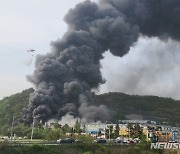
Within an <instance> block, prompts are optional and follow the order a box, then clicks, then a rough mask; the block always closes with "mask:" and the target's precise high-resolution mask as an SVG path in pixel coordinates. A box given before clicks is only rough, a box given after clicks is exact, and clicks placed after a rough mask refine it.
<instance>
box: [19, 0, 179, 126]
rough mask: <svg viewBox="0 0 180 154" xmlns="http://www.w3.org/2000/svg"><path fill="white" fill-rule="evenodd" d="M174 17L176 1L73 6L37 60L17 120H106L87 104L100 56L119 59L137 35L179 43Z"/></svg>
mask: <svg viewBox="0 0 180 154" xmlns="http://www.w3.org/2000/svg"><path fill="white" fill-rule="evenodd" d="M179 15H180V1H179V0H100V2H99V4H96V3H94V2H91V1H85V2H83V3H80V4H78V5H77V6H76V7H75V8H74V9H71V10H69V12H68V13H67V15H66V16H65V18H64V20H65V21H66V23H67V24H68V31H67V32H66V33H65V34H64V36H63V37H62V38H61V39H58V40H57V41H55V42H52V44H51V45H52V51H51V52H50V53H48V54H47V55H41V56H38V57H37V60H36V64H35V66H36V69H35V71H34V74H33V75H32V76H29V77H28V79H29V81H31V82H32V83H33V84H34V85H35V87H36V89H35V92H34V93H33V94H31V96H30V100H29V107H28V109H25V110H24V112H23V113H24V115H23V116H22V119H20V121H23V122H24V123H31V122H32V117H34V116H35V117H38V118H39V119H42V120H44V121H45V120H47V119H48V118H50V117H52V116H58V117H59V118H60V117H62V116H64V115H66V114H70V115H74V116H75V117H76V116H79V117H84V118H85V119H86V120H87V121H92V120H105V119H107V118H108V109H107V108H106V107H105V106H104V105H101V106H99V107H96V106H92V105H91V104H92V102H93V99H92V93H91V89H92V88H97V87H98V86H99V85H100V84H102V83H104V81H103V79H102V76H101V72H100V63H99V61H100V60H101V59H102V58H103V56H102V54H103V52H105V51H107V50H109V51H110V52H111V53H112V54H114V55H117V56H123V55H125V54H126V53H127V52H128V51H129V49H130V47H131V46H133V45H134V43H135V42H136V41H137V39H138V38H139V36H140V35H146V36H148V37H158V38H160V39H162V40H164V39H167V38H169V37H170V38H172V39H175V40H179V39H180V30H179V27H180V18H179ZM112 67H113V66H112Z"/></svg>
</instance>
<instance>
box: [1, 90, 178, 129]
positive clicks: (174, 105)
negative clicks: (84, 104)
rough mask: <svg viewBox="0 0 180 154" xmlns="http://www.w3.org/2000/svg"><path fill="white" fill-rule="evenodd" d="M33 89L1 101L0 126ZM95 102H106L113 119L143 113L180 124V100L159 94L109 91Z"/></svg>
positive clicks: (25, 101) (145, 115)
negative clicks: (128, 93)
mask: <svg viewBox="0 0 180 154" xmlns="http://www.w3.org/2000/svg"><path fill="white" fill-rule="evenodd" d="M32 92H33V89H32V88H31V89H27V90H24V91H23V92H22V93H17V94H15V95H12V96H9V97H6V98H4V99H3V100H1V101H0V126H2V125H9V124H11V122H12V117H13V115H14V117H15V119H16V118H17V117H18V116H19V115H20V112H21V110H22V109H23V108H25V107H27V105H28V99H29V94H30V93H32ZM94 103H95V104H105V105H107V106H108V108H110V109H111V111H112V112H111V113H113V120H119V119H126V118H127V116H126V115H129V114H138V115H143V117H148V118H152V119H153V118H154V119H157V120H159V121H160V122H162V121H165V122H169V124H171V125H174V126H180V101H175V100H173V99H171V98H162V97H157V96H138V95H127V94H123V93H107V94H102V95H95V96H94Z"/></svg>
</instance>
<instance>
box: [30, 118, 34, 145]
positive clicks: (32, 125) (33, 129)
mask: <svg viewBox="0 0 180 154" xmlns="http://www.w3.org/2000/svg"><path fill="white" fill-rule="evenodd" d="M33 131H34V117H33V123H32V132H31V142H32V139H33Z"/></svg>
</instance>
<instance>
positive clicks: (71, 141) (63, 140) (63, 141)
mask: <svg viewBox="0 0 180 154" xmlns="http://www.w3.org/2000/svg"><path fill="white" fill-rule="evenodd" d="M57 142H58V143H74V139H72V138H64V139H59V140H57Z"/></svg>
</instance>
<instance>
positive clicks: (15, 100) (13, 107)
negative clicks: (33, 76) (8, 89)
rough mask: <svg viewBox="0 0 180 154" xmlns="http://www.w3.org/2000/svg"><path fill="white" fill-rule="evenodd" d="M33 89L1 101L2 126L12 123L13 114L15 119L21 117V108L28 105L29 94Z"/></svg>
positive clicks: (0, 115) (0, 122)
mask: <svg viewBox="0 0 180 154" xmlns="http://www.w3.org/2000/svg"><path fill="white" fill-rule="evenodd" d="M33 91H34V90H33V89H32V88H30V89H27V90H24V91H22V92H21V93H17V94H15V95H11V96H9V97H5V98H4V99H3V100H1V101H0V126H2V125H9V124H11V122H12V117H13V116H14V118H15V119H17V117H19V115H20V112H21V110H22V109H23V108H25V107H27V106H28V102H29V95H30V93H32V92H33Z"/></svg>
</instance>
